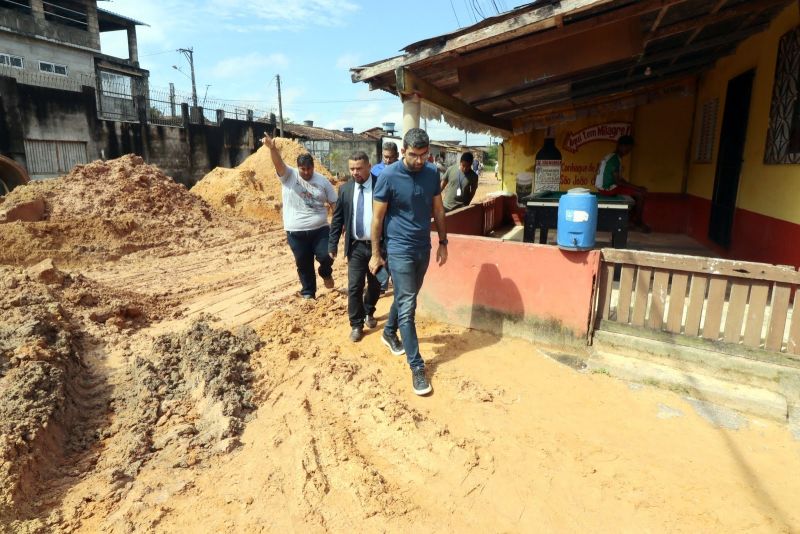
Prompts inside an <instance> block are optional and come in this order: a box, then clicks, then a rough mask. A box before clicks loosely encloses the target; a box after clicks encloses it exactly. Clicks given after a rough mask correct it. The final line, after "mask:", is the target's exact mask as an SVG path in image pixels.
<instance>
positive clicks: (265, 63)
mask: <svg viewBox="0 0 800 534" xmlns="http://www.w3.org/2000/svg"><path fill="white" fill-rule="evenodd" d="M288 66H289V58H288V57H286V55H285V54H281V53H273V54H260V53H258V52H253V53H251V54H247V55H246V56H234V57H228V58H225V59H222V60H220V61H218V62H217V64H216V65H214V66H213V67H212V68H211V76H213V77H214V78H246V77H247V76H248V75H252V74H254V73H256V71H263V70H265V69H266V70H277V69H285V68H286V67H288Z"/></svg>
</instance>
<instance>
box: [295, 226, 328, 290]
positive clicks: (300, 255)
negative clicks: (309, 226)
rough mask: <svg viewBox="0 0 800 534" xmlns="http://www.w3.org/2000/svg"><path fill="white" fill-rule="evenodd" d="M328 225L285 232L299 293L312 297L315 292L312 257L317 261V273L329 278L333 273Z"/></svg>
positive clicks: (315, 281)
mask: <svg viewBox="0 0 800 534" xmlns="http://www.w3.org/2000/svg"><path fill="white" fill-rule="evenodd" d="M330 232H331V230H330V226H323V227H322V228H317V229H316V230H305V231H297V232H286V241H287V242H288V243H289V248H290V249H292V254H294V262H295V265H296V266H297V275H298V276H299V277H300V285H301V286H302V289H301V290H300V294H301V295H308V296H310V297H314V296H316V294H317V276H316V275H315V274H314V258H315V257H316V258H317V261H318V262H319V269H318V272H319V275H320V276H321V277H322V278H330V277H331V274H332V273H333V268H332V266H333V260H332V259H331V257H330V255H328V235H329V234H330Z"/></svg>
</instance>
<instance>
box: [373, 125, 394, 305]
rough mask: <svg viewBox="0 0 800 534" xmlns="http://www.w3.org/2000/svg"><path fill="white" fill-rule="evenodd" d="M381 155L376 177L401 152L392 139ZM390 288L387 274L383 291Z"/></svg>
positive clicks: (374, 167)
mask: <svg viewBox="0 0 800 534" xmlns="http://www.w3.org/2000/svg"><path fill="white" fill-rule="evenodd" d="M381 155H382V156H383V159H382V160H381V162H380V163H378V164H377V165H374V166H373V167H372V175H373V176H375V177H376V178H377V177H378V175H380V173H381V172H382V171H383V169H384V168H385V167H386V166H387V165H391V164H392V163H394V162H395V161H397V159H398V157H399V153H398V152H397V145H396V144H394V143H393V142H392V141H386V142H385V143H383V151H382V154H381ZM388 290H389V277H388V276H387V277H385V278H383V280H382V282H381V293H386V292H387V291H388Z"/></svg>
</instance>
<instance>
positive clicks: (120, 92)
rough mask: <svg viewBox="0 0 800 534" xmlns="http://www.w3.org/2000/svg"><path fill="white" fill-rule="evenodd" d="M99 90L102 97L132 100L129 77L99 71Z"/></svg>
mask: <svg viewBox="0 0 800 534" xmlns="http://www.w3.org/2000/svg"><path fill="white" fill-rule="evenodd" d="M100 89H101V90H102V92H103V95H104V96H113V97H116V98H124V99H126V100H132V99H133V97H132V93H131V77H130V76H123V75H122V74H116V73H113V72H106V71H100Z"/></svg>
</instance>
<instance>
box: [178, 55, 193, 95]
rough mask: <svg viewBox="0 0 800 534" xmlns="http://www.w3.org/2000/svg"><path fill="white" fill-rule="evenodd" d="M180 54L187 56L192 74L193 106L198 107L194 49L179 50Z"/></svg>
mask: <svg viewBox="0 0 800 534" xmlns="http://www.w3.org/2000/svg"><path fill="white" fill-rule="evenodd" d="M178 52H180V53H181V54H183V55H184V56H186V60H187V61H189V71H190V72H191V73H192V106H193V107H197V86H196V85H195V83H194V47H191V46H190V47H189V48H179V49H178Z"/></svg>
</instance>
